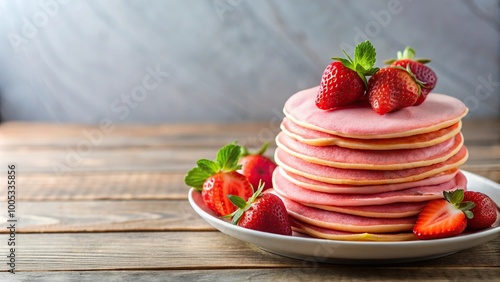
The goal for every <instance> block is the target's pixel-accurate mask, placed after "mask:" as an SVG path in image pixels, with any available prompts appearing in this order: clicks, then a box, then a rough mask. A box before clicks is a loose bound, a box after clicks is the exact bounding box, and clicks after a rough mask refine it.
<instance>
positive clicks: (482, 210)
mask: <svg viewBox="0 0 500 282" xmlns="http://www.w3.org/2000/svg"><path fill="white" fill-rule="evenodd" d="M464 194H465V195H464V201H471V202H473V203H474V204H475V205H476V206H475V207H474V208H473V209H471V212H472V213H473V214H474V217H473V218H471V219H467V228H470V229H484V228H488V227H490V226H491V225H492V224H493V223H494V222H495V221H496V220H497V207H496V205H495V203H494V202H493V200H492V199H491V198H490V197H488V196H487V195H485V194H483V193H481V192H475V191H467V192H465V193H464Z"/></svg>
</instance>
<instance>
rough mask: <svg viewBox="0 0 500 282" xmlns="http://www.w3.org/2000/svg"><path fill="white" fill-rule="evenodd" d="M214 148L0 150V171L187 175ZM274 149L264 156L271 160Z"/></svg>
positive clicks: (212, 157)
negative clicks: (13, 165)
mask: <svg viewBox="0 0 500 282" xmlns="http://www.w3.org/2000/svg"><path fill="white" fill-rule="evenodd" d="M223 145H224V144H220V145H219V146H217V147H214V148H208V147H207V148H187V147H182V148H141V147H130V148H122V147H117V148H106V149H100V150H95V149H94V148H92V147H91V149H90V150H89V151H87V152H88V153H87V152H84V151H78V150H75V149H74V148H71V147H68V148H36V147H35V148H33V147H28V148H23V147H19V148H13V149H5V148H3V149H0V155H1V156H2V158H0V171H2V170H3V169H5V167H6V166H7V164H8V163H12V162H14V163H17V164H18V166H19V170H20V171H21V172H22V171H24V172H52V173H54V174H56V175H64V174H67V173H69V172H72V171H115V172H116V171H170V172H174V171H175V172H179V171H187V170H189V169H191V168H193V167H194V166H195V165H196V161H197V160H198V159H201V158H207V159H215V157H216V155H217V151H218V149H219V148H220V147H222V146H223ZM273 148H274V146H271V148H270V149H269V150H268V152H267V155H269V156H272V154H273Z"/></svg>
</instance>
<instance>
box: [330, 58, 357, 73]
mask: <svg viewBox="0 0 500 282" xmlns="http://www.w3.org/2000/svg"><path fill="white" fill-rule="evenodd" d="M332 60H335V61H339V62H341V63H342V64H343V65H344V66H346V67H347V68H349V69H351V70H353V71H356V69H355V67H354V65H353V64H352V62H351V61H350V60H348V59H344V58H339V57H333V58H332Z"/></svg>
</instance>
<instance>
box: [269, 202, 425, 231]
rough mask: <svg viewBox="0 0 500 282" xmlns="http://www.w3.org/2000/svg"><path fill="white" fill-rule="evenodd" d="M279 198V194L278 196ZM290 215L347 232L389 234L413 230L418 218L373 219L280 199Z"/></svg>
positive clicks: (316, 224)
mask: <svg viewBox="0 0 500 282" xmlns="http://www.w3.org/2000/svg"><path fill="white" fill-rule="evenodd" d="M276 195H278V196H279V194H276ZM280 198H281V199H282V200H283V203H284V204H285V207H286V209H287V211H288V214H289V215H290V216H291V217H292V218H295V219H297V220H299V221H301V222H305V223H308V224H312V225H315V226H319V227H323V228H328V229H334V230H339V231H347V232H369V233H388V232H400V231H409V230H412V228H413V225H414V224H415V222H416V217H406V218H372V217H362V216H356V215H349V214H343V213H338V212H332V211H325V210H320V209H316V208H311V207H307V206H304V205H301V204H299V203H297V202H294V201H292V200H289V199H287V198H284V197H280Z"/></svg>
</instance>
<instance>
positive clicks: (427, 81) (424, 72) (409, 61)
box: [384, 47, 437, 106]
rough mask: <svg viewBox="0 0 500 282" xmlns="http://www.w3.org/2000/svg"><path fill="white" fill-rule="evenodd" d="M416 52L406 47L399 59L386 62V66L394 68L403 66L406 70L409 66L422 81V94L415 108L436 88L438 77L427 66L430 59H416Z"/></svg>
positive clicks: (399, 53)
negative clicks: (389, 65)
mask: <svg viewBox="0 0 500 282" xmlns="http://www.w3.org/2000/svg"><path fill="white" fill-rule="evenodd" d="M414 57H415V50H413V49H412V48H411V47H406V48H405V50H404V51H403V52H401V51H399V52H398V56H397V59H390V60H386V61H384V62H385V63H386V64H391V65H393V66H401V67H403V68H406V67H407V66H409V68H410V70H411V71H412V73H413V74H414V75H415V77H416V78H417V79H418V80H419V81H422V85H423V86H422V93H421V94H420V96H418V99H417V101H416V102H415V104H414V105H415V106H417V105H420V104H422V103H423V102H424V101H425V98H426V97H427V94H429V93H430V92H431V91H432V89H434V87H435V86H436V83H437V76H436V73H434V71H433V70H432V69H431V68H429V67H428V66H426V65H425V64H426V63H428V62H430V61H431V60H430V59H414Z"/></svg>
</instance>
